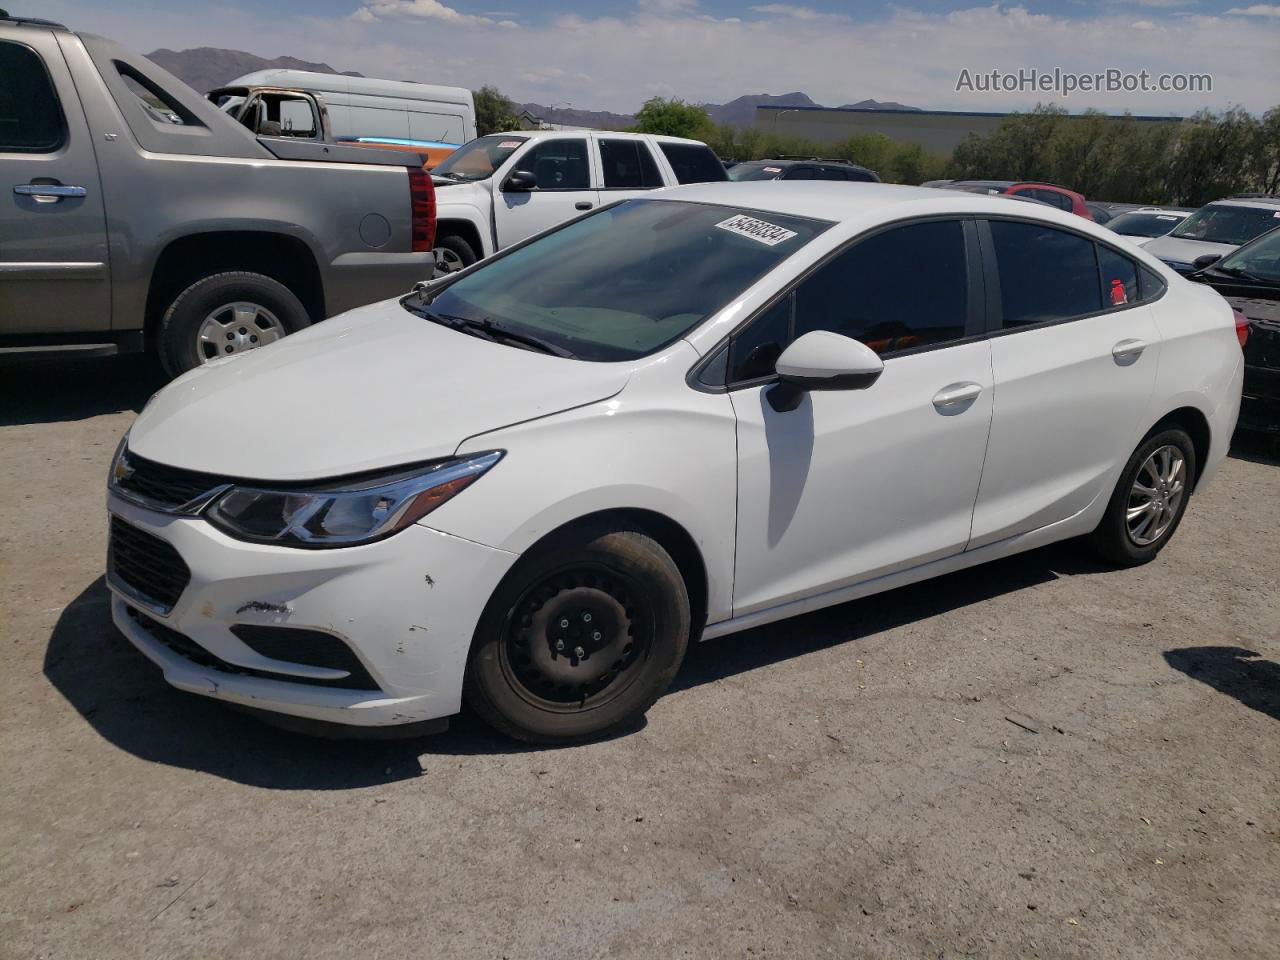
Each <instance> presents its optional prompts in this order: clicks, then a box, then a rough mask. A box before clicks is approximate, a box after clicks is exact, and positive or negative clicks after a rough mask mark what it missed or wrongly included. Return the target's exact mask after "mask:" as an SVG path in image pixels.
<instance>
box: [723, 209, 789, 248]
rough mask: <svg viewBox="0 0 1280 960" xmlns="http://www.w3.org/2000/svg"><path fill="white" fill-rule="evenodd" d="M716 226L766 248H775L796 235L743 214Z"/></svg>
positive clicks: (774, 224)
mask: <svg viewBox="0 0 1280 960" xmlns="http://www.w3.org/2000/svg"><path fill="white" fill-rule="evenodd" d="M716 226H717V227H719V228H720V229H721V230H728V231H729V232H730V233H736V234H738V235H739V236H743V237H750V238H751V239H752V240H754V241H756V242H757V243H763V244H764V245H765V246H768V247H776V246H777V245H778V244H780V243H785V242H786V241H788V240H790V239H791V238H792V237H794V236H795V235H796V232H795V231H794V230H788V229H787V228H786V227H780V226H778V225H777V224H776V223H770V222H769V221H767V220H757V219H756V218H755V217H748V216H747V215H746V214H745V213H740V214H738V215H737V216H736V217H730V218H729V219H728V220H721V221H720V222H719V223H717V224H716Z"/></svg>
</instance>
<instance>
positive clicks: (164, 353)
mask: <svg viewBox="0 0 1280 960" xmlns="http://www.w3.org/2000/svg"><path fill="white" fill-rule="evenodd" d="M310 322H311V321H310V318H309V317H308V316H307V310H306V308H305V307H304V306H303V305H302V302H301V301H300V300H299V299H298V298H297V297H295V296H294V295H293V293H292V292H290V290H289V288H288V287H286V286H284V284H282V283H280V282H279V281H276V280H272V279H271V278H270V277H264V276H263V275H262V274H259V273H246V272H241V271H235V272H229V273H217V274H214V275H213V276H211V277H205V278H204V279H203V280H198V281H196V282H195V283H193V284H192V285H191V286H189V287H187V288H186V289H185V290H183V291H182V292H181V293H180V294H178V296H177V297H176V298H175V299H174V301H173V303H172V304H170V305H169V309H168V310H166V311H165V314H164V318H163V319H162V320H161V321H160V343H159V352H160V361H161V363H162V364H163V365H164V368H165V372H166V373H168V374H169V376H171V377H176V376H179V375H180V374H183V373H186V372H187V371H188V370H191V369H192V368H194V367H198V366H199V365H200V364H202V363H208V362H209V361H210V360H216V359H218V358H219V357H228V356H235V355H236V354H239V353H244V352H246V351H249V350H256V349H257V348H258V347H263V346H266V345H267V344H268V343H273V342H275V341H276V340H279V339H280V338H281V337H284V336H286V335H288V334H290V333H295V332H297V331H298V330H301V329H302V328H303V327H306V326H308V325H309V324H310Z"/></svg>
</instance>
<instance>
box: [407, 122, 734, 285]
mask: <svg viewBox="0 0 1280 960" xmlns="http://www.w3.org/2000/svg"><path fill="white" fill-rule="evenodd" d="M432 175H433V176H434V178H435V183H436V187H437V190H438V193H437V196H438V199H439V203H440V206H439V241H438V244H437V247H438V254H439V262H440V264H441V268H442V269H443V270H445V271H446V272H447V271H452V270H459V269H461V268H463V267H466V266H469V265H470V264H472V263H475V262H476V261H477V260H479V259H480V258H481V257H487V256H489V255H490V254H492V253H494V252H496V251H498V250H501V249H503V248H504V247H508V246H510V245H511V244H513V243H517V242H518V241H520V240H523V239H525V238H526V237H531V236H533V234H535V233H538V232H539V231H542V230H546V229H547V228H548V227H553V226H555V225H556V224H558V223H562V222H563V221H565V220H569V219H572V218H573V217H576V216H579V215H581V214H582V213H584V212H586V211H588V210H591V209H593V208H595V207H598V206H601V205H603V204H606V203H612V202H613V201H615V200H623V199H626V198H627V197H633V196H639V195H641V194H643V193H646V192H647V191H649V190H654V189H657V188H659V187H674V186H677V185H678V184H682V183H705V182H714V181H721V180H727V179H728V177H727V175H726V174H725V169H724V164H722V163H721V162H720V158H719V157H717V156H716V155H715V153H714V152H713V151H712V149H711V148H710V147H708V146H707V145H706V144H705V143H702V142H700V141H698V140H686V139H683V138H680V137H660V136H653V135H650V134H645V133H612V132H606V131H603V130H580V131H569V130H537V131H533V130H519V131H513V132H511V133H495V134H492V135H490V136H487V137H480V138H479V139H478V140H472V141H471V142H470V143H468V144H466V145H464V146H462V147H460V148H459V149H458V150H457V151H455V152H454V153H453V155H452V156H450V157H449V158H448V159H447V160H445V161H444V163H442V164H440V166H438V167H436V168H435V170H434V171H432Z"/></svg>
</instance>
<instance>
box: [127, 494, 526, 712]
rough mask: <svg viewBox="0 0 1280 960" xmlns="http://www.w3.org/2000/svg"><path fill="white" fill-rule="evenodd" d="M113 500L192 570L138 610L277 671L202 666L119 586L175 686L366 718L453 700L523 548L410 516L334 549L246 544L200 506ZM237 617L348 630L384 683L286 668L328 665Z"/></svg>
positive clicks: (216, 649) (232, 659)
mask: <svg viewBox="0 0 1280 960" xmlns="http://www.w3.org/2000/svg"><path fill="white" fill-rule="evenodd" d="M108 509H109V510H110V512H111V513H112V514H114V515H116V516H118V517H120V518H121V519H122V520H124V521H126V522H127V523H130V524H133V525H134V526H136V527H139V528H140V529H142V530H144V531H145V532H147V533H149V534H151V535H153V536H156V537H159V538H161V539H162V540H166V541H168V542H169V543H170V544H171V545H172V546H173V547H174V549H176V550H177V551H178V553H179V554H180V555H181V556H182V558H183V560H184V561H185V562H186V564H187V566H188V567H189V568H190V570H191V581H190V583H189V584H188V586H187V588H186V589H185V590H184V591H183V593H182V596H181V597H180V598H179V600H178V602H177V603H176V604H175V605H174V607H173V609H172V610H171V611H170V612H169V614H168V615H167V616H157V615H155V614H153V613H150V612H148V611H145V610H143V611H142V612H143V613H144V614H146V617H149V618H150V620H151V621H154V622H158V623H161V624H163V625H164V626H165V627H168V628H170V629H172V630H176V631H178V632H179V633H181V634H183V635H184V636H186V637H188V638H190V639H191V640H193V641H194V642H196V643H198V644H199V645H200V646H201V647H204V648H205V649H206V650H208V651H209V652H210V653H212V654H213V655H214V656H216V657H218V658H219V659H221V660H223V661H225V662H226V663H229V664H233V665H236V666H239V667H245V668H250V669H254V670H270V671H273V672H276V673H280V674H281V678H280V679H279V680H275V679H267V678H263V677H256V676H243V675H239V674H235V673H230V672H227V671H225V670H215V669H212V668H208V667H203V666H200V665H199V664H197V663H195V662H194V661H193V660H190V659H188V658H187V657H185V656H183V655H182V654H180V653H178V652H175V650H174V649H172V648H171V647H170V646H168V645H166V644H164V643H162V642H161V641H160V639H158V636H157V633H156V632H155V631H152V630H149V629H147V624H148V622H149V621H148V620H146V619H144V620H143V623H142V624H139V623H138V622H137V621H136V620H135V618H134V617H131V616H129V614H128V613H127V610H128V607H129V606H130V605H133V606H134V607H135V609H140V608H139V607H138V606H137V604H135V603H133V601H131V600H130V599H129V597H128V596H127V595H126V594H125V593H124V592H122V591H121V590H120V589H119V588H118V585H115V584H111V583H110V582H109V583H108V586H110V587H111V589H112V592H113V594H114V596H113V598H112V618H113V619H114V621H115V623H116V626H117V627H118V628H119V629H120V631H121V632H122V633H123V634H124V635H125V636H126V637H127V638H128V639H129V640H130V642H132V643H133V645H134V646H136V647H137V648H138V649H139V650H140V651H142V653H144V654H145V655H146V656H147V657H148V658H150V659H151V660H152V661H154V662H155V663H156V664H157V665H158V666H159V667H160V668H161V669H162V670H163V671H164V676H165V679H166V680H167V681H168V682H169V683H170V684H172V685H173V686H175V687H177V688H179V689H181V690H187V691H189V692H191V693H198V694H202V695H204V696H208V697H214V698H216V699H220V700H225V701H228V702H232V703H237V704H242V705H245V706H251V707H257V708H259V709H263V710H270V711H275V712H278V713H286V714H291V715H293V716H298V717H307V718H310V719H314V720H324V721H329V722H334V723H345V724H352V725H358V726H384V725H389V724H400V723H415V722H418V721H421V720H432V719H436V718H439V717H446V716H449V715H451V714H454V713H457V712H458V709H459V707H460V704H461V695H462V676H463V670H464V667H465V665H466V657H467V650H468V648H469V646H470V644H471V637H472V633H473V631H474V629H475V624H476V621H477V620H478V619H479V617H480V613H481V611H482V610H483V609H484V605H485V603H486V602H487V600H488V598H489V596H490V595H491V594H492V593H493V590H494V588H495V587H496V586H497V584H498V581H499V580H500V579H501V578H502V576H503V575H504V574H505V573H506V572H507V570H508V569H509V568H510V566H511V564H512V563H513V562H514V561H515V559H516V557H515V555H514V554H511V553H508V552H506V551H503V550H497V549H494V548H491V547H486V546H483V545H481V544H478V543H474V542H472V541H470V540H464V539H461V538H459V537H454V536H450V535H449V534H446V533H441V532H439V531H437V530H434V529H431V528H429V527H426V526H422V525H418V526H414V527H410V528H409V529H407V530H404V531H402V532H401V533H398V534H396V535H395V536H393V537H390V538H388V539H386V540H383V541H380V542H378V543H372V544H367V545H364V546H359V547H349V548H345V549H338V550H298V549H291V548H288V547H276V546H267V545H263V544H252V543H244V542H242V541H239V540H235V539H233V538H231V537H228V536H226V535H225V534H223V533H221V532H220V531H218V530H216V529H215V528H214V527H213V526H211V525H210V524H208V523H207V522H205V521H204V520H201V519H199V518H191V517H172V516H166V515H162V514H157V513H153V512H150V511H147V510H144V509H141V508H139V507H136V506H134V505H132V504H129V503H126V502H125V501H123V500H120V499H118V498H115V497H111V498H109V500H108ZM236 624H266V625H274V626H288V627H300V628H306V629H311V630H323V631H326V632H329V633H333V634H336V635H337V636H340V637H342V638H343V639H344V640H346V641H347V643H348V644H349V645H350V646H351V648H352V649H353V650H354V651H355V652H356V655H357V656H358V657H359V658H360V659H361V661H362V662H363V663H364V665H365V667H366V668H367V669H368V670H369V673H370V674H371V675H372V676H373V678H374V680H376V681H377V683H378V685H379V687H380V688H381V689H380V690H376V691H370V690H344V689H341V688H338V687H318V686H313V685H306V684H304V683H298V682H296V681H293V680H290V676H294V677H308V676H310V677H316V678H320V677H323V676H331V675H332V674H331V673H327V672H326V671H324V670H323V669H321V668H314V667H307V666H305V665H301V664H289V663H282V662H281V661H277V660H271V659H268V658H266V657H263V656H261V655H260V654H258V653H256V652H255V651H253V650H252V649H250V648H249V647H248V646H246V645H245V644H244V643H242V642H241V641H240V640H239V639H238V638H237V637H236V636H235V635H234V634H233V633H232V632H231V627H233V626H235V625H236Z"/></svg>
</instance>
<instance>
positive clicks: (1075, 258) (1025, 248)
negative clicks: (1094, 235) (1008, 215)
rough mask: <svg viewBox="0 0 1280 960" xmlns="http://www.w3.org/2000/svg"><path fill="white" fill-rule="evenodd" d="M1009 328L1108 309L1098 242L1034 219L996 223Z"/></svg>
mask: <svg viewBox="0 0 1280 960" xmlns="http://www.w3.org/2000/svg"><path fill="white" fill-rule="evenodd" d="M991 238H992V240H993V241H994V242H995V248H996V261H997V263H998V265H999V269H1000V306H1001V311H1002V313H1003V316H1004V325H1005V326H1006V327H1019V326H1025V325H1027V324H1029V323H1042V322H1044V321H1046V320H1065V319H1068V318H1070V317H1078V316H1081V315H1083V314H1086V313H1095V312H1097V311H1098V310H1101V309H1102V292H1101V290H1100V289H1099V286H1098V264H1097V260H1096V258H1095V257H1094V252H1093V246H1094V245H1093V241H1092V240H1087V239H1085V238H1084V237H1080V236H1077V235H1076V234H1074V233H1067V232H1066V231H1064V230H1055V229H1053V228H1052V227H1042V226H1038V225H1036V224H1031V223H1009V222H1005V221H1000V220H994V221H992V222H991Z"/></svg>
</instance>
